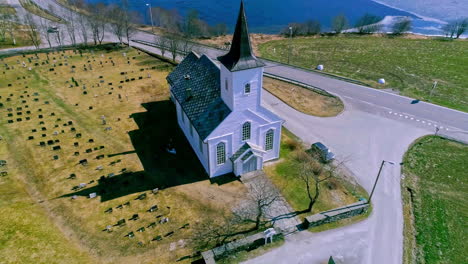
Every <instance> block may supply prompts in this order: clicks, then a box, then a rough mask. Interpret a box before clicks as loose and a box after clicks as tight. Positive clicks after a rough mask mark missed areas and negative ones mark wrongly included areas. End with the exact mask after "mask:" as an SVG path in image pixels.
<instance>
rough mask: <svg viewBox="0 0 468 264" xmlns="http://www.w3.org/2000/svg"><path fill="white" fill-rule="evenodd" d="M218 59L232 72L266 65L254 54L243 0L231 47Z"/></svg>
mask: <svg viewBox="0 0 468 264" xmlns="http://www.w3.org/2000/svg"><path fill="white" fill-rule="evenodd" d="M218 60H219V61H220V62H221V63H222V64H223V65H224V66H225V67H226V68H227V69H228V70H230V71H232V72H233V71H240V70H246V69H251V68H258V67H263V66H265V64H264V63H263V62H261V61H259V60H258V59H257V58H256V57H255V56H254V55H253V54H252V48H251V47H250V39H249V32H248V29H247V18H246V17H245V11H244V2H243V1H241V6H240V10H239V17H238V18H237V24H236V29H235V30H234V36H233V37H232V44H231V49H230V50H229V52H228V53H227V54H226V55H223V56H220V57H218Z"/></svg>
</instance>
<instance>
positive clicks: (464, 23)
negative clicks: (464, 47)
mask: <svg viewBox="0 0 468 264" xmlns="http://www.w3.org/2000/svg"><path fill="white" fill-rule="evenodd" d="M467 28H468V18H464V19H461V20H459V21H458V23H457V32H456V38H460V36H461V35H463V33H465V32H466V30H467Z"/></svg>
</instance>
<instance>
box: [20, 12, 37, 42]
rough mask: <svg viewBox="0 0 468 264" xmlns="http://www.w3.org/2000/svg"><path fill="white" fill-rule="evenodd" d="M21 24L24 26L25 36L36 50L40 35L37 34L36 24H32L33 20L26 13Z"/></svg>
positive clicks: (29, 14)
mask: <svg viewBox="0 0 468 264" xmlns="http://www.w3.org/2000/svg"><path fill="white" fill-rule="evenodd" d="M23 24H25V25H26V28H27V30H26V34H27V36H28V38H29V40H30V41H31V42H32V43H33V45H34V46H35V47H36V49H38V48H39V44H40V35H39V34H38V30H37V25H36V22H34V18H33V16H32V15H31V13H26V15H25V16H24V19H23Z"/></svg>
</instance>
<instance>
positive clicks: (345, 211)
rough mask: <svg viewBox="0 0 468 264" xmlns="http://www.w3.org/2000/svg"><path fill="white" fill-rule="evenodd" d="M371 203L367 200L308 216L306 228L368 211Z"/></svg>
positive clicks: (305, 223) (305, 220) (305, 222)
mask: <svg viewBox="0 0 468 264" xmlns="http://www.w3.org/2000/svg"><path fill="white" fill-rule="evenodd" d="M368 207H369V204H368V203H367V201H361V202H357V203H353V204H350V205H347V206H343V207H339V208H335V209H332V210H329V211H325V212H320V213H318V214H314V215H311V216H308V217H306V218H305V219H304V225H305V227H306V228H308V227H313V226H319V225H323V224H327V223H331V222H336V221H338V220H341V219H345V218H349V217H352V216H355V215H360V214H362V213H364V212H366V211H367V208H368Z"/></svg>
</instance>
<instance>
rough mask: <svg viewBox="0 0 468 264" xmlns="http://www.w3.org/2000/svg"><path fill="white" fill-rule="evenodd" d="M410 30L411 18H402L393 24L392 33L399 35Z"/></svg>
mask: <svg viewBox="0 0 468 264" xmlns="http://www.w3.org/2000/svg"><path fill="white" fill-rule="evenodd" d="M410 30H411V19H409V18H404V19H401V20H399V21H397V22H396V23H395V24H393V27H392V33H393V34H395V35H401V34H403V33H406V32H408V31H410Z"/></svg>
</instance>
